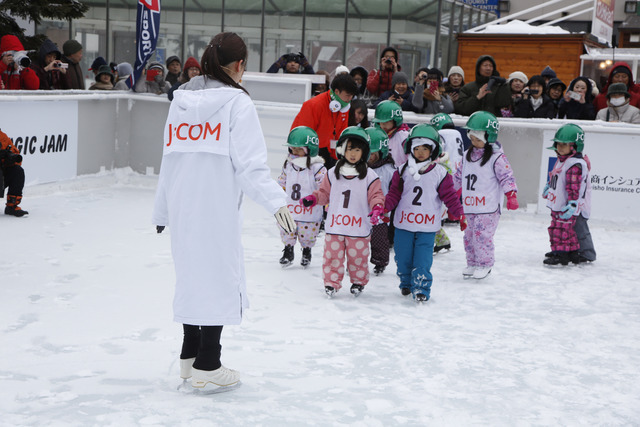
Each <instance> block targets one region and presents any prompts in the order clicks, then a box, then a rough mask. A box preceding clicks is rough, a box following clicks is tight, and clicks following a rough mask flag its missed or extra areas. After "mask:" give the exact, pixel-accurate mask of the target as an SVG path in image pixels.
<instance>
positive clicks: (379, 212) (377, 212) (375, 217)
mask: <svg viewBox="0 0 640 427" xmlns="http://www.w3.org/2000/svg"><path fill="white" fill-rule="evenodd" d="M383 215H384V208H383V207H382V205H375V206H374V207H373V209H371V212H369V217H370V218H371V219H370V221H371V225H378V224H380V222H382V216H383Z"/></svg>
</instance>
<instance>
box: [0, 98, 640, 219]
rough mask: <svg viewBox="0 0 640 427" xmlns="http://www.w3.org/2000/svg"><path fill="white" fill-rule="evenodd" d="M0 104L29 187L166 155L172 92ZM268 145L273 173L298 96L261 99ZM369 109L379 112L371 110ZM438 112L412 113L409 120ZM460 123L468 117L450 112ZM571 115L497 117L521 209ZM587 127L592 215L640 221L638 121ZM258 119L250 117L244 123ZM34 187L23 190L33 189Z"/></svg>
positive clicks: (531, 204)
mask: <svg viewBox="0 0 640 427" xmlns="http://www.w3.org/2000/svg"><path fill="white" fill-rule="evenodd" d="M5 93H6V94H4V95H3V96H2V98H1V99H2V100H3V101H4V102H1V103H0V117H2V118H3V120H2V122H1V123H0V129H2V131H3V132H5V133H6V134H7V135H9V137H10V138H12V139H13V140H14V143H15V144H16V145H17V146H18V147H19V148H20V149H21V152H22V154H23V156H24V161H23V167H24V168H25V172H26V176H27V187H30V186H34V185H38V184H43V183H48V182H56V181H62V180H66V179H70V178H74V177H76V176H78V175H86V174H92V173H97V172H100V171H105V170H112V169H114V168H122V167H131V168H132V169H133V170H134V171H136V172H138V173H142V174H157V173H158V172H159V169H160V162H161V158H162V139H163V127H164V122H165V118H166V116H167V112H168V109H169V105H170V103H169V101H168V100H167V99H166V97H164V96H156V95H148V94H134V93H131V92H112V93H95V92H88V91H64V92H53V93H52V92H51V91H34V92H29V93H28V94H25V92H10V91H5ZM255 104H256V108H257V110H258V115H259V117H260V126H261V127H262V130H263V133H264V136H265V140H266V143H267V149H268V158H267V162H268V164H269V166H270V167H271V169H272V171H273V175H274V176H276V175H277V174H278V173H279V170H280V167H281V165H282V162H283V161H284V157H285V149H284V148H283V145H284V142H285V141H286V137H287V134H288V131H289V128H290V126H291V123H292V122H293V119H294V117H295V116H296V114H297V113H298V111H299V109H300V105H299V104H285V103H273V102H263V101H256V102H255ZM369 116H370V118H372V117H373V111H372V110H370V111H369ZM430 117H431V116H428V115H417V114H414V113H405V122H406V123H409V124H416V123H424V122H428V120H429V119H430ZM452 117H453V119H454V122H455V124H456V125H457V126H464V124H465V123H466V117H462V116H455V115H452ZM564 123H567V121H565V120H546V119H500V125H501V129H500V135H499V138H498V139H499V141H500V142H501V143H502V144H503V146H504V150H505V153H506V155H507V157H508V158H509V161H510V162H511V165H512V167H513V170H514V173H515V175H516V180H517V182H518V187H519V192H518V199H519V201H520V205H521V207H522V208H524V209H527V210H537V211H538V212H541V213H543V212H546V208H545V207H544V203H543V200H542V199H541V198H540V196H539V194H540V191H541V189H542V187H543V186H544V183H545V181H546V172H547V171H548V170H549V167H550V165H549V164H550V162H553V158H554V157H555V156H554V153H553V152H552V151H551V150H547V149H546V147H548V146H550V145H551V142H550V139H551V138H552V137H553V135H554V133H555V131H556V130H557V129H558V128H559V127H560V126H561V125H562V124H564ZM572 123H577V124H579V125H580V126H582V128H583V129H584V131H585V135H586V136H585V153H586V154H588V156H589V159H590V160H591V164H592V170H591V181H592V186H593V210H592V217H593V218H601V219H613V220H625V221H634V222H635V221H638V220H637V219H636V217H635V213H636V212H638V209H639V208H640V175H639V174H638V173H637V170H638V167H637V164H636V158H638V155H639V154H640V126H638V125H629V124H618V123H604V122H593V121H583V122H579V121H573V122H572ZM254 125H255V124H251V123H248V124H247V126H254ZM28 191H29V189H28V188H27V189H26V192H28Z"/></svg>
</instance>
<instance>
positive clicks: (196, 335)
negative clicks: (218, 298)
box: [180, 325, 222, 371]
mask: <svg viewBox="0 0 640 427" xmlns="http://www.w3.org/2000/svg"><path fill="white" fill-rule="evenodd" d="M182 329H183V330H184V339H183V341H182V352H181V353H180V359H190V358H192V357H195V358H196V361H195V362H194V363H193V367H194V368H196V369H200V370H203V371H213V370H215V369H218V368H219V367H220V366H222V364H221V363H220V352H221V351H222V346H221V345H220V335H221V334H222V326H195V325H182Z"/></svg>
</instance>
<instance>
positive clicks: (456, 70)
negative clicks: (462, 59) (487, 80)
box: [447, 65, 464, 80]
mask: <svg viewBox="0 0 640 427" xmlns="http://www.w3.org/2000/svg"><path fill="white" fill-rule="evenodd" d="M451 74H460V75H461V76H462V80H464V70H463V69H462V67H460V66H458V65H454V66H453V67H451V68H449V73H448V74H447V77H449V76H451Z"/></svg>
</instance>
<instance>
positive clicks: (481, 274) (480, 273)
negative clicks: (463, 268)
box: [473, 267, 491, 280]
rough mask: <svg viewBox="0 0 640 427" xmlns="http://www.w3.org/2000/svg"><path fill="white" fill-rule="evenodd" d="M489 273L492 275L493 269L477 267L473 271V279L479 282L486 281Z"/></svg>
mask: <svg viewBox="0 0 640 427" xmlns="http://www.w3.org/2000/svg"><path fill="white" fill-rule="evenodd" d="M489 273H491V267H477V268H476V269H475V270H474V271H473V278H474V279H478V280H480V279H484V278H485V277H487V276H488V275H489Z"/></svg>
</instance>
